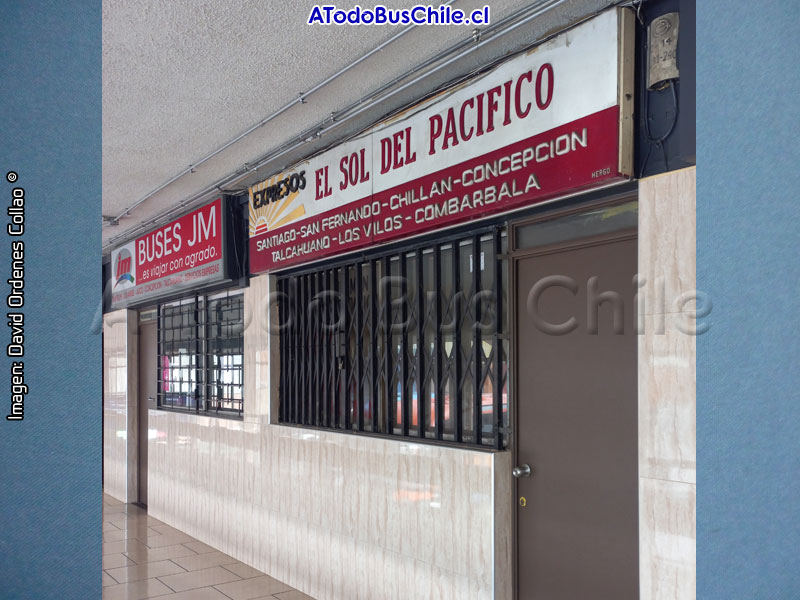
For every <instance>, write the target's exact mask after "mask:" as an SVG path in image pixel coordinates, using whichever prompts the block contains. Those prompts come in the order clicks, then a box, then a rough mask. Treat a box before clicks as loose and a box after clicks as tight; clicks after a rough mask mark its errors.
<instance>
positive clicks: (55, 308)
mask: <svg viewBox="0 0 800 600" xmlns="http://www.w3.org/2000/svg"><path fill="white" fill-rule="evenodd" d="M0 56H2V57H3V58H2V61H0V81H2V88H3V92H2V94H0V107H2V109H1V110H0V115H1V118H0V170H2V175H1V176H0V177H1V179H0V195H1V196H2V199H3V200H2V202H3V204H4V205H5V206H6V207H7V206H9V205H10V201H11V190H12V188H13V187H14V185H15V186H19V187H22V188H23V189H24V190H25V232H24V234H23V236H22V237H21V238H17V239H22V241H24V244H25V290H24V292H25V305H24V307H23V309H22V310H23V311H24V319H25V322H24V335H25V355H24V358H23V359H22V360H23V361H24V364H25V383H27V384H28V386H29V388H30V391H29V393H28V395H27V396H26V399H25V418H24V420H23V421H7V420H6V419H5V416H6V415H7V414H8V413H9V412H10V398H9V392H10V389H9V379H8V377H9V368H10V362H11V359H9V358H7V357H5V356H3V359H2V363H3V366H2V368H0V374H1V375H0V377H2V381H3V383H2V384H1V385H0V389H2V390H4V393H3V394H2V395H0V411H2V414H1V415H0V416H2V419H1V420H0V515H2V524H1V525H0V590H2V591H0V596H2V597H3V598H15V599H18V598H36V599H42V598H63V599H67V598H75V599H81V600H84V599H86V598H100V597H101V584H100V581H101V569H102V567H101V543H102V538H101V532H100V531H101V513H102V511H101V505H102V495H101V453H102V444H101V422H102V421H101V415H102V389H101V369H100V367H101V364H102V363H101V360H102V359H101V350H100V349H101V336H100V327H99V323H100V319H99V316H100V314H101V311H100V298H101V294H102V281H101V268H100V267H101V261H100V252H101V239H100V226H101V221H100V211H101V208H100V197H101V183H100V181H101V180H100V178H101V168H100V162H101V3H100V2H98V1H96V0H91V1H88V2H87V1H79V0H65V1H61V2H56V1H54V0H51V1H47V0H32V1H26V2H11V1H8V0H7V1H5V2H3V9H2V18H0ZM11 170H13V171H15V172H17V173H18V175H19V179H18V180H17V181H16V183H15V184H14V185H12V184H11V183H9V182H8V181H7V178H6V173H7V172H8V171H11ZM5 212H6V211H5V210H2V213H5ZM3 217H4V218H3V220H4V221H5V223H8V220H9V218H8V216H7V215H5V214H3ZM5 223H4V225H3V229H5ZM0 238H5V239H4V240H3V241H2V243H0V248H2V249H3V250H2V253H1V254H0V256H2V259H0V273H1V274H2V279H3V280H5V279H7V278H8V277H9V276H10V274H11V273H10V270H11V252H10V250H11V238H10V237H8V236H7V235H6V233H5V231H2V232H0ZM2 287H3V289H4V290H5V291H4V292H3V293H2V294H0V296H2V297H3V298H5V296H6V294H7V293H8V290H9V287H8V284H6V283H5V282H4V283H3V286H2ZM3 330H4V332H5V333H3V335H2V336H0V340H2V344H0V347H5V345H6V344H8V343H9V341H10V331H9V330H8V329H7V328H6V327H3ZM16 360H20V359H16Z"/></svg>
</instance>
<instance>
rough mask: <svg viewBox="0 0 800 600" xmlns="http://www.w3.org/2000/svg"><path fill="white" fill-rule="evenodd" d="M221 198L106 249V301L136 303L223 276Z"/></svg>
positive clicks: (217, 279) (216, 279)
mask: <svg viewBox="0 0 800 600" xmlns="http://www.w3.org/2000/svg"><path fill="white" fill-rule="evenodd" d="M224 229H225V224H224V221H223V212H222V199H221V198H218V199H216V200H215V201H214V202H212V203H210V204H207V205H206V206H203V207H202V208H198V209H197V210H194V211H192V212H190V213H189V214H186V215H184V216H182V217H180V218H179V219H176V220H174V221H172V222H170V223H167V224H166V225H162V226H161V227H159V228H158V229H155V230H153V231H151V232H149V233H147V234H145V235H143V236H141V237H138V238H137V239H136V240H134V241H132V242H129V243H127V244H125V245H124V246H121V247H120V248H117V249H116V250H114V251H113V252H112V253H111V268H112V273H111V275H112V276H111V285H112V290H111V305H112V307H114V308H119V307H122V306H128V305H131V304H136V303H140V302H142V301H144V300H148V299H150V298H153V297H158V296H164V295H168V294H172V293H174V292H176V291H179V290H181V289H186V288H190V287H195V286H197V285H205V284H209V283H213V282H215V281H219V280H223V279H224V278H225V272H224V271H225V269H224V263H223V238H224Z"/></svg>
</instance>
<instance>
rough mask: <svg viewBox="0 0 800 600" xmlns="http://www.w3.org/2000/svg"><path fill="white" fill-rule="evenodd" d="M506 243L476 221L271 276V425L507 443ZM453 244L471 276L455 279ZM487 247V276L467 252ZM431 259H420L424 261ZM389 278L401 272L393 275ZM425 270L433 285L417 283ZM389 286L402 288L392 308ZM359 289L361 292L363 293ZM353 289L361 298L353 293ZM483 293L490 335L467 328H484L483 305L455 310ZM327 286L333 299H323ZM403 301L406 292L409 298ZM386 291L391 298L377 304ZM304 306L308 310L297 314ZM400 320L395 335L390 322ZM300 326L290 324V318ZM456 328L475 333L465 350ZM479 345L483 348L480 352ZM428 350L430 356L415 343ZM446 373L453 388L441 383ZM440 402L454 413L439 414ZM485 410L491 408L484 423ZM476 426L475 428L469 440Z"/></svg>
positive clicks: (499, 230) (459, 267)
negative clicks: (466, 227)
mask: <svg viewBox="0 0 800 600" xmlns="http://www.w3.org/2000/svg"><path fill="white" fill-rule="evenodd" d="M507 239H508V238H507V234H506V228H505V227H504V226H502V225H492V226H485V227H482V228H478V229H473V230H471V231H469V232H467V233H460V234H451V235H450V236H446V237H445V236H440V238H439V239H438V240H431V239H428V240H426V241H421V242H417V243H416V244H413V245H409V244H405V245H402V246H394V247H393V248H392V249H391V250H386V249H382V250H381V251H379V252H371V253H364V254H359V255H357V256H350V257H347V258H345V259H340V260H338V261H336V262H330V263H328V264H325V265H319V264H318V265H314V266H305V267H302V268H300V269H293V270H289V271H284V272H281V273H279V274H277V277H276V285H277V292H278V294H277V295H278V313H279V324H280V325H279V339H278V342H279V346H280V349H279V353H280V364H281V366H280V377H279V382H280V383H279V411H278V422H279V423H281V424H284V425H291V426H300V427H311V428H319V429H325V430H333V431H339V432H343V433H355V434H367V435H377V436H380V437H390V438H394V439H398V438H400V439H406V440H409V441H411V440H413V441H419V442H426V443H443V444H447V445H457V446H470V447H478V448H484V449H505V448H507V447H508V444H509V438H510V385H509V384H510V381H509V378H510V373H509V368H510V334H509V331H508V329H509V296H508V285H509V275H510V274H509V272H508V260H507V258H506V257H507ZM448 248H449V249H450V251H449V256H448V261H450V262H449V263H448V264H447V265H445V264H443V262H442V256H443V254H444V251H447V250H448ZM454 248H455V249H456V250H453V249H454ZM462 248H466V254H469V264H470V273H469V274H468V276H467V277H466V278H465V279H467V280H469V281H464V282H460V281H459V276H458V275H457V274H458V273H459V272H461V271H464V269H465V265H466V264H467V263H466V262H461V259H462V256H461V255H462ZM487 250H490V251H491V256H488V257H486V259H485V260H486V261H487V262H488V261H493V262H494V268H493V269H488V268H487V269H486V272H487V274H486V275H484V267H483V266H481V268H473V266H472V263H473V262H475V263H477V260H473V257H479V256H481V255H482V254H484V253H485V252H486V251H487ZM466 254H464V256H466ZM431 256H432V258H430V259H429V260H428V263H426V262H425V261H426V260H427V259H426V257H431ZM430 263H432V264H430ZM487 267H488V265H487ZM446 269H451V272H452V273H453V277H452V293H451V294H450V297H449V298H444V297H440V296H436V299H435V301H433V300H432V298H431V296H430V295H429V294H430V292H431V291H433V290H442V272H443V270H446ZM431 270H432V271H433V273H432V274H431V273H430V272H431ZM387 275H388V277H387ZM392 275H399V277H397V278H396V279H392V278H391V276H392ZM428 275H430V276H431V277H433V280H432V284H433V285H428V283H426V282H425V281H424V280H425V279H426V278H427V276H428ZM421 278H422V279H421ZM462 284H463V285H462ZM409 285H411V286H412V287H413V286H416V290H414V294H410V293H409V290H408V287H409ZM365 286H368V287H367V288H365ZM465 286H466V287H465ZM381 288H383V289H381ZM394 288H397V290H399V292H398V293H399V298H400V300H399V304H398V297H397V296H398V293H395V290H394ZM365 289H368V290H369V291H368V292H366V293H365ZM353 290H355V291H353ZM359 290H360V291H361V293H357V292H358V291H359ZM420 290H422V291H423V293H422V294H420V293H419V292H420ZM481 291H488V292H489V293H490V297H491V302H492V304H491V305H490V306H492V307H493V310H492V311H491V312H492V316H493V317H494V325H495V326H494V328H493V329H492V330H490V332H489V333H488V334H487V333H486V331H484V328H482V327H477V326H476V323H478V322H479V323H481V324H482V325H483V324H484V323H483V321H482V320H481V310H482V308H483V306H484V304H483V303H482V301H481V300H478V301H477V302H475V308H474V309H472V310H471V311H470V310H468V309H465V308H464V307H463V306H461V307H460V308H459V299H458V298H460V297H461V296H459V294H461V293H464V295H465V296H467V297H466V298H465V302H464V303H463V304H465V305H466V304H471V303H472V302H473V301H474V298H475V295H476V294H477V293H479V292H481ZM330 292H333V294H332V297H333V298H335V300H334V301H333V302H326V301H325V297H326V296H329V295H330ZM498 292H499V293H500V295H498ZM410 296H413V298H411V301H409V297H410ZM387 298H388V299H389V300H390V302H386V299H387ZM451 305H452V308H448V307H449V306H451ZM301 306H305V307H306V309H305V310H304V311H300V307H301ZM312 307H313V308H312ZM342 307H345V310H343V311H342ZM312 310H313V311H315V312H317V311H319V315H320V319H318V321H319V323H320V325H315V321H317V320H315V319H313V318H306V316H305V314H304V313H305V312H306V311H308V312H309V314H311V312H310V311H312ZM448 310H452V311H454V314H455V320H454V322H455V326H454V329H453V331H452V333H451V334H450V337H451V338H452V340H451V343H450V348H449V350H447V351H445V343H446V342H445V339H444V337H445V336H444V335H443V333H442V328H443V323H444V318H445V317H446V316H447V313H448ZM467 313H470V315H471V316H470V318H467ZM487 314H488V313H487ZM451 316H452V314H451ZM409 317H411V319H410V320H409ZM420 317H422V318H420ZM398 318H399V322H400V325H399V327H400V330H399V332H398V331H397V329H396V326H395V325H396V324H397V322H398ZM470 320H471V322H470ZM300 321H302V322H301V323H300V327H297V326H296V325H295V324H296V323H298V322H300ZM431 323H432V324H433V332H431ZM465 323H467V324H469V325H470V326H469V327H467V328H466V329H465V331H466V332H468V335H471V336H472V337H471V338H470V339H471V345H464V344H462V341H463V340H462V339H461V336H462V334H463V332H462V329H464V326H465ZM332 324H336V325H335V326H333V325H332ZM387 324H388V325H389V326H388V327H387ZM393 324H394V325H393ZM326 329H328V330H326ZM469 332H471V333H469ZM381 336H383V338H384V339H383V340H381ZM398 338H399V339H398ZM365 339H368V340H370V342H371V344H372V349H371V352H367V353H366V355H365V353H364V350H365V343H364V340H365ZM342 340H343V341H342ZM398 342H399V346H398ZM381 343H382V344H383V348H382V350H381V347H380V344H381ZM376 344H377V347H376ZM487 345H488V346H489V347H490V348H491V350H490V351H489V352H488V353H487V352H486V350H485V349H486V347H487ZM352 346H355V349H353V348H352ZM395 346H397V348H395ZM427 347H430V351H428V350H427V349H425V350H423V348H427ZM337 348H341V349H339V350H337ZM390 348H393V349H392V350H389V349H390ZM454 348H455V351H453V349H454ZM465 350H466V352H465ZM445 354H446V356H445ZM476 365H478V368H477V369H476ZM498 373H499V374H500V379H499V385H498V384H497V383H496V382H497V374H498ZM476 375H477V376H476ZM445 377H446V378H447V381H449V382H451V383H453V385H451V386H450V387H448V386H447V384H446V383H444V384H443V382H444V378H445ZM487 380H489V382H490V384H491V389H490V392H489V394H491V399H490V402H489V403H488V404H485V403H484V397H485V395H486V388H485V387H484V385H485V383H486V381H487ZM465 382H466V384H465ZM466 387H469V388H470V389H469V390H466ZM418 388H421V390H420V389H418ZM446 390H449V393H445V392H446ZM429 392H430V394H429ZM422 398H426V399H427V398H430V402H427V401H424V402H423V401H421V399H422ZM445 398H447V402H448V405H447V407H446V406H445ZM465 404H468V405H469V406H468V407H467V406H465ZM448 407H449V408H451V409H452V410H453V412H454V414H452V415H450V416H449V417H448V418H447V419H446V418H445V415H446V414H449V411H448V410H447V408H448ZM487 407H490V408H489V413H488V422H487V421H486V420H485V419H486V416H485V415H486V414H487V413H486V409H487ZM375 408H377V410H375ZM465 420H466V421H468V422H465ZM447 425H449V426H450V427H451V430H450V431H447V427H446V426H447ZM487 428H488V430H487ZM476 431H479V432H480V433H479V435H477V436H476V435H475V432H476Z"/></svg>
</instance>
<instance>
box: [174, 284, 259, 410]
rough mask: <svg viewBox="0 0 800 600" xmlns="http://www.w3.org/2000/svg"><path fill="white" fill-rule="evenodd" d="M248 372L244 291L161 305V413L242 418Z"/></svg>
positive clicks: (197, 297) (198, 297) (196, 297)
mask: <svg viewBox="0 0 800 600" xmlns="http://www.w3.org/2000/svg"><path fill="white" fill-rule="evenodd" d="M243 372H244V297H243V294H242V293H241V292H225V293H223V294H217V295H213V296H195V297H193V298H187V299H184V300H180V301H177V302H172V303H169V304H162V305H161V306H159V309H158V406H159V408H169V409H177V410H187V411H192V412H197V413H202V414H207V415H214V414H216V415H228V416H233V417H241V416H242V411H243V404H244V398H243V386H244V378H243Z"/></svg>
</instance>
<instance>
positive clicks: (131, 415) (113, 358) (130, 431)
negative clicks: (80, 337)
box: [103, 310, 139, 502]
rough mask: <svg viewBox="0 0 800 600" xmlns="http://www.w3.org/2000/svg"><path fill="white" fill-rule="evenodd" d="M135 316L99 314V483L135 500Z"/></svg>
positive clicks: (113, 493) (121, 312) (117, 495)
mask: <svg viewBox="0 0 800 600" xmlns="http://www.w3.org/2000/svg"><path fill="white" fill-rule="evenodd" d="M136 318H137V317H136V313H134V312H133V311H129V310H118V311H114V312H111V313H108V314H106V315H105V316H104V317H103V486H104V490H105V493H107V494H109V495H110V496H113V497H114V498H117V499H118V500H121V501H123V502H135V501H137V500H138V472H137V466H138V462H137V460H136V455H137V436H138V431H139V430H138V411H137V396H138V393H137V391H138V379H137V378H138V365H137V349H138V344H137V341H138V340H137V338H136ZM129 373H131V374H133V376H132V377H129V376H128V374H129Z"/></svg>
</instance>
